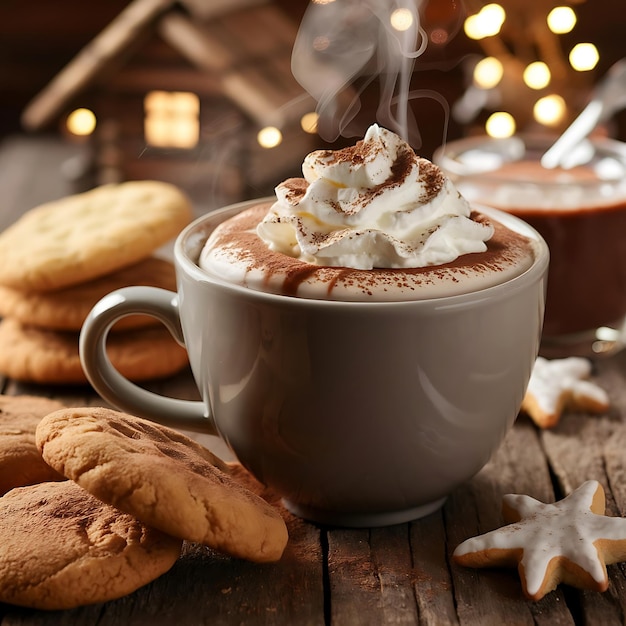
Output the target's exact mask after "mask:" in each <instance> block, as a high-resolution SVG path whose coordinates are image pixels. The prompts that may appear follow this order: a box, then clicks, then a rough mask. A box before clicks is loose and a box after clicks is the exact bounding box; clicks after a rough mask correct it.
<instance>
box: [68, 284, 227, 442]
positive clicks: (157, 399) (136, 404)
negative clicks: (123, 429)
mask: <svg viewBox="0 0 626 626" xmlns="http://www.w3.org/2000/svg"><path fill="white" fill-rule="evenodd" d="M137 313H143V314H146V315H151V316H152V317H155V318H156V319H158V320H159V321H161V322H162V323H163V324H164V325H165V326H166V328H167V329H168V330H169V331H170V333H171V334H172V336H173V337H174V339H175V340H176V341H177V342H178V343H179V344H180V345H181V346H183V347H184V346H185V340H184V337H183V331H182V327H181V325H180V315H179V308H178V294H176V293H174V292H172V291H168V290H166V289H160V288H158V287H124V288H122V289H117V290H116V291H112V292H111V293H109V294H108V295H106V296H104V298H102V299H101V300H100V301H99V302H97V303H96V305H95V306H94V307H93V309H92V310H91V311H90V313H89V315H88V316H87V318H86V320H85V322H84V323H83V326H82V329H81V332H80V340H79V353H80V361H81V365H82V367H83V370H84V372H85V375H86V376H87V379H88V380H89V382H90V383H91V385H92V386H93V388H94V389H95V390H96V391H97V392H98V393H99V394H100V395H101V396H102V398H104V399H105V400H106V401H107V402H110V403H111V404H112V405H113V406H115V407H117V408H118V409H120V410H122V411H125V412H127V413H130V414H132V415H137V416H139V417H145V418H147V419H150V420H153V421H155V422H159V423H160V424H164V425H165V426H170V427H173V428H184V429H187V430H192V431H197V432H202V433H205V434H210V435H217V429H216V426H215V421H214V420H213V417H212V416H211V414H210V412H209V411H208V408H207V407H206V406H205V404H204V403H203V402H200V401H192V400H178V399H176V398H168V397H166V396H162V395H159V394H157V393H154V392H152V391H148V390H147V389H143V388H142V387H139V386H138V385H136V384H135V383H132V382H131V381H129V380H128V379H127V378H126V377H125V376H122V375H121V374H120V373H119V372H118V371H117V370H116V369H115V367H113V365H112V363H111V361H110V359H109V357H108V355H107V352H106V341H107V337H108V335H109V331H110V330H111V327H112V326H113V324H115V322H116V321H118V320H119V319H121V318H122V317H126V316H127V315H133V314H137Z"/></svg>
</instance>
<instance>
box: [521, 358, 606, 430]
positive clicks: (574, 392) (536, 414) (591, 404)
mask: <svg viewBox="0 0 626 626" xmlns="http://www.w3.org/2000/svg"><path fill="white" fill-rule="evenodd" d="M590 376H591V362H590V361H589V360H588V359H583V358H581V357H568V358H565V359H553V360H548V359H545V358H543V357H537V360H536V361H535V366H534V367H533V371H532V374H531V377H530V382H529V383H528V389H527V390H526V395H525V396H524V399H523V401H522V407H521V410H522V411H523V412H524V413H526V414H527V415H528V416H529V417H530V418H531V419H532V420H533V422H535V424H536V425H537V426H539V428H553V427H554V426H556V425H557V424H558V422H559V420H560V419H561V415H562V414H563V412H565V411H577V412H586V413H595V414H600V413H606V411H608V409H609V406H610V402H609V397H608V395H607V394H606V392H605V391H604V389H602V388H601V387H598V385H596V384H594V383H593V382H591V381H590V380H588V379H589V377H590Z"/></svg>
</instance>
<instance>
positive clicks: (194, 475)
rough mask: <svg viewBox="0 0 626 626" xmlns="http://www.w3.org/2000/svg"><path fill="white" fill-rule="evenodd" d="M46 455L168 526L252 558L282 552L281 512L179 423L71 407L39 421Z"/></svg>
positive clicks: (101, 493)
mask: <svg viewBox="0 0 626 626" xmlns="http://www.w3.org/2000/svg"><path fill="white" fill-rule="evenodd" d="M36 441H37V446H38V448H39V450H40V451H41V453H42V456H43V458H44V459H45V460H46V462H47V463H49V464H50V465H51V466H52V467H54V468H55V469H56V470H57V471H59V472H61V473H62V474H63V475H65V476H67V477H68V478H71V479H72V480H74V481H75V482H77V483H78V484H79V485H80V486H81V487H83V488H84V489H86V490H87V491H89V492H90V493H91V494H93V495H94V496H96V497H97V498H99V499H100V500H102V501H103V502H108V503H109V504H111V505H113V506H115V507H117V508H119V509H121V510H122V511H126V512H127V513H130V514H131V515H133V516H135V517H137V519H140V520H141V521H142V522H144V523H145V524H148V525H149V526H152V527H154V528H158V529H159V530H162V531H163V532H165V533H168V534H170V535H173V536H175V537H180V538H181V539H187V540H189V541H195V542H198V543H202V544H204V545H207V546H210V547H212V548H214V549H216V550H218V551H220V552H224V553H226V554H229V555H231V556H235V557H238V558H243V559H248V560H251V561H256V562H268V561H276V560H278V559H280V557H281V555H282V553H283V550H284V548H285V546H286V544H287V528H286V526H285V522H284V521H283V519H282V517H281V516H280V514H279V513H278V511H277V510H276V509H275V508H274V507H272V506H270V505H269V504H268V503H267V502H265V500H263V499H262V498H260V497H259V496H257V495H255V494H253V493H252V492H251V491H249V490H247V489H246V488H245V487H243V486H242V485H241V484H239V482H238V481H237V480H235V479H233V478H232V477H231V476H229V473H228V467H227V465H226V464H225V463H223V462H222V461H220V460H219V459H218V458H217V457H215V456H214V455H213V454H212V453H211V452H210V451H209V450H207V449H206V448H204V447H203V446H201V445H200V444H198V443H197V442H195V441H193V440H192V439H190V438H189V437H186V436H185V435H183V434H181V433H179V432H178V431H176V430H173V429H170V428H166V427H164V426H160V425H158V424H155V423H153V422H150V421H148V420H144V419H141V418H138V417H133V416H131V415H127V414H125V413H120V412H118V411H114V410H111V409H106V408H94V407H87V408H71V409H63V410H60V411H55V412H54V413H50V414H49V415H47V416H46V417H45V418H44V419H43V420H42V421H41V422H40V424H39V426H38V427H37V433H36Z"/></svg>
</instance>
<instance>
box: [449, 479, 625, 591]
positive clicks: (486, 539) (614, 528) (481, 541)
mask: <svg viewBox="0 0 626 626" xmlns="http://www.w3.org/2000/svg"><path fill="white" fill-rule="evenodd" d="M598 490H599V492H598ZM503 502H504V504H505V506H506V507H508V509H509V510H512V511H515V512H516V513H517V515H518V517H519V520H520V521H518V522H515V523H513V524H509V525H508V526H504V527H502V528H499V529H497V530H494V531H491V532H488V533H485V534H484V535H480V536H478V537H473V538H471V539H467V540H466V541H464V542H463V543H461V544H460V545H459V546H458V547H457V548H456V550H455V551H454V557H455V558H457V559H458V560H459V561H460V562H461V563H464V564H467V565H469V563H465V562H464V560H463V556H465V555H469V554H472V553H476V552H484V551H488V550H504V551H506V552H505V554H500V555H498V553H494V558H493V561H492V562H491V564H493V565H494V566H496V565H499V564H504V562H503V560H504V559H505V558H508V559H509V560H510V558H511V556H512V555H511V553H510V551H517V550H521V551H522V554H521V559H520V561H519V564H520V567H519V572H520V576H521V578H522V585H523V587H524V590H525V593H526V594H527V595H528V596H529V597H530V598H532V599H533V600H539V599H540V598H541V597H543V595H545V594H546V593H547V592H548V591H551V590H552V589H554V588H555V587H556V585H557V584H558V583H559V582H561V581H562V580H563V576H562V572H563V570H562V569H559V566H558V565H557V571H556V580H550V576H549V566H550V562H551V561H552V560H553V559H564V560H566V561H569V562H570V563H574V564H576V565H578V566H579V567H580V568H582V569H583V570H584V571H586V572H587V573H588V574H589V575H590V576H591V577H592V578H593V580H594V581H595V582H596V583H597V589H598V590H600V591H602V590H605V589H606V588H607V586H608V577H607V572H606V567H605V565H604V563H607V564H610V563H615V562H617V560H620V559H619V556H618V557H613V556H612V553H611V549H612V547H613V545H614V544H616V543H618V544H620V545H622V546H623V545H624V543H625V542H626V519H624V518H621V517H607V516H605V515H604V506H605V505H604V491H603V489H602V486H601V485H600V483H598V482H597V481H595V480H590V481H587V482H585V483H583V484H582V485H581V486H580V487H579V488H578V489H576V490H575V491H573V492H572V493H571V494H570V495H569V496H567V497H566V498H564V499H563V500H561V501H559V502H556V503H554V504H544V503H543V502H539V501H538V500H535V499H534V498H531V497H530V496H526V495H517V494H509V495H506V496H504V499H503ZM623 553H624V550H623V549H619V550H617V551H616V554H618V555H619V554H623ZM495 555H498V556H499V557H500V558H499V559H498V556H495ZM487 561H488V562H489V556H488V554H487ZM509 562H510V561H509ZM485 564H486V563H485V560H481V565H485ZM550 582H551V583H552V585H551V586H550Z"/></svg>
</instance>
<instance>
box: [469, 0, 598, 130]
mask: <svg viewBox="0 0 626 626" xmlns="http://www.w3.org/2000/svg"><path fill="white" fill-rule="evenodd" d="M502 5H504V6H502ZM502 5H500V4H496V3H489V4H485V5H484V6H483V7H482V8H481V9H480V10H479V11H478V12H476V13H474V14H472V15H469V16H468V17H467V18H466V20H465V23H464V31H465V34H466V35H467V37H469V38H470V39H474V40H483V39H486V40H487V41H486V42H485V44H484V48H485V50H486V51H488V52H491V53H492V54H491V55H489V56H487V57H485V58H484V59H482V60H481V61H479V62H478V63H477V64H476V65H475V67H474V71H473V76H472V78H473V83H474V86H475V87H478V88H479V89H485V90H489V89H498V88H499V85H501V84H504V85H505V86H506V85H510V84H511V83H510V80H511V79H510V78H509V79H508V82H506V83H503V81H502V78H503V76H504V73H505V71H507V70H506V69H505V63H506V62H507V59H508V62H509V63H510V62H511V57H510V55H509V52H508V50H506V47H502V48H501V47H499V45H498V42H493V43H492V42H490V41H489V38H497V37H498V35H500V34H501V31H502V28H503V25H504V24H505V21H506V20H507V19H508V18H509V17H511V16H509V15H507V8H508V4H507V3H506V2H505V1H504V0H503V1H502ZM505 7H506V8H505ZM510 10H511V11H512V9H510ZM529 10H530V9H529ZM511 20H512V22H511V23H512V24H513V23H515V16H513V17H511ZM545 20H546V24H547V26H548V29H549V31H550V33H552V34H554V35H557V36H558V35H562V34H565V33H570V32H572V30H573V29H574V27H575V26H576V23H577V16H576V12H575V11H574V9H573V8H572V7H570V6H564V5H563V6H560V5H559V6H555V7H553V8H552V9H551V10H550V11H549V12H548V13H547V14H546V16H545ZM504 34H505V35H506V31H504ZM539 49H540V47H539ZM494 51H495V52H496V54H495V55H494V54H493V52H494ZM498 57H500V58H498ZM565 58H566V60H565V59H564V63H566V64H567V62H568V61H569V66H570V68H571V70H574V71H576V72H588V71H590V70H593V69H594V68H595V67H596V65H597V64H598V61H599V58H600V55H599V53H598V49H597V48H596V46H594V45H593V44H592V43H588V42H582V43H578V44H577V45H575V46H574V47H573V48H572V49H571V51H570V52H569V54H566V55H565ZM520 60H521V59H520ZM516 61H517V59H516ZM546 61H548V62H546ZM551 61H554V59H545V60H541V59H535V60H533V59H529V60H528V61H527V62H526V66H525V67H524V66H522V67H523V69H522V81H523V83H524V85H525V86H526V87H527V88H528V89H531V90H533V91H539V92H541V91H542V90H545V89H546V88H548V87H550V85H551V84H552V82H553V70H554V71H555V74H556V69H555V68H551V67H550V62H551ZM522 63H523V61H522ZM559 69H560V74H558V75H562V68H559ZM513 76H515V74H513ZM561 83H562V79H561ZM553 88H554V87H553ZM556 88H557V89H558V85H556ZM501 99H502V98H500V100H501ZM489 101H491V100H489ZM495 101H496V100H493V102H495ZM478 106H481V105H478ZM483 106H484V104H483ZM501 106H502V105H501ZM532 106H533V109H532V113H533V117H534V119H535V121H536V122H538V123H539V124H542V125H545V126H558V125H559V124H561V123H563V121H564V120H565V119H566V117H567V103H566V100H565V99H564V98H563V96H562V95H560V94H558V93H552V94H545V93H543V94H541V95H540V97H538V98H537V99H536V100H535V102H534V104H533V105H532ZM515 126H516V122H515V119H514V118H513V116H512V115H511V113H508V112H505V111H499V112H497V113H494V114H493V115H492V116H490V117H489V119H488V121H487V123H486V129H485V130H486V132H487V133H488V134H490V135H492V136H498V137H505V136H509V134H510V133H512V132H515ZM511 129H513V130H511Z"/></svg>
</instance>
